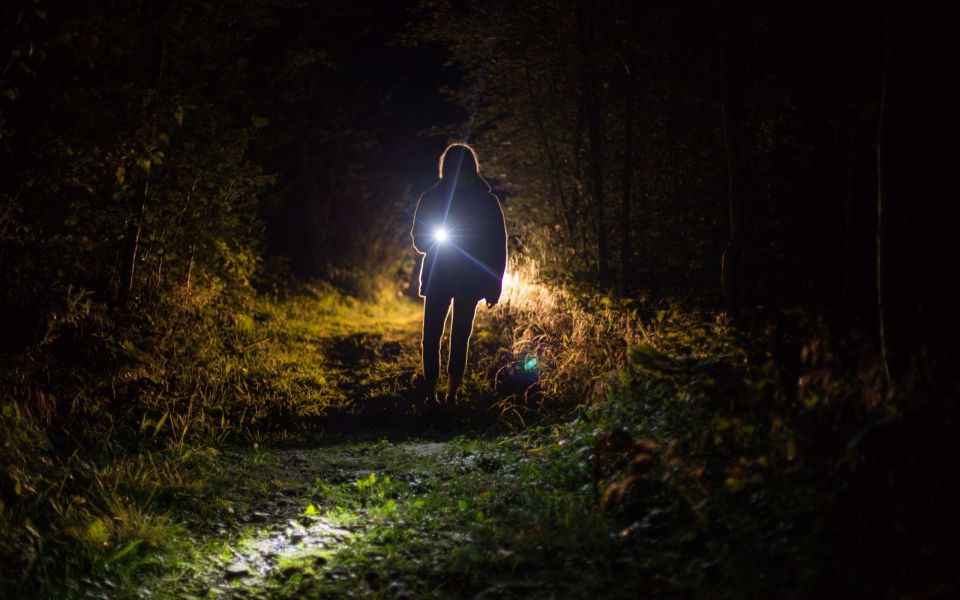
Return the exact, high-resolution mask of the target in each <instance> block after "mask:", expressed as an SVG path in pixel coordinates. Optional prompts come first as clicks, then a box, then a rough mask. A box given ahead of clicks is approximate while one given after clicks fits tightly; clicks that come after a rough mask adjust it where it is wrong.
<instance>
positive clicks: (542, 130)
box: [525, 66, 576, 238]
mask: <svg viewBox="0 0 960 600" xmlns="http://www.w3.org/2000/svg"><path fill="white" fill-rule="evenodd" d="M525 71H526V75H527V94H528V96H529V97H530V108H531V110H532V111H533V116H534V118H535V119H536V121H537V131H538V133H539V134H540V145H541V146H542V147H543V154H544V156H545V157H546V159H547V164H549V165H550V173H551V175H552V176H553V185H554V187H555V188H556V191H557V199H558V200H559V201H560V210H561V212H562V214H563V221H564V223H565V224H566V227H567V234H568V235H569V236H570V237H571V238H573V237H575V235H576V227H575V224H574V217H573V215H572V214H571V212H570V207H569V206H568V205H567V197H566V194H564V192H563V181H562V179H561V177H562V174H561V172H560V168H559V166H558V165H557V159H556V156H555V155H554V152H553V147H552V146H551V144H550V137H549V135H548V134H547V127H546V125H545V124H544V122H543V114H542V113H541V110H540V102H539V101H538V100H537V97H536V95H535V94H534V91H533V78H532V77H531V75H530V67H529V66H526V67H525Z"/></svg>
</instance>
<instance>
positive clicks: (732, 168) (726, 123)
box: [720, 1, 743, 317]
mask: <svg viewBox="0 0 960 600" xmlns="http://www.w3.org/2000/svg"><path fill="white" fill-rule="evenodd" d="M731 10H732V9H731V8H729V7H728V6H726V4H725V3H724V2H722V1H721V5H720V57H721V63H722V68H721V73H722V77H723V82H722V83H723V100H722V104H723V106H722V124H723V146H724V152H725V154H726V158H727V205H728V210H729V219H730V235H729V238H728V239H727V246H726V248H725V249H724V251H723V259H722V262H721V265H722V266H721V282H722V287H723V297H724V303H725V304H726V308H727V312H728V314H729V315H730V316H731V317H735V316H737V313H738V311H739V308H740V307H739V295H740V285H741V282H740V277H741V272H740V271H741V262H742V260H741V259H742V254H743V194H742V190H741V188H740V186H741V169H742V165H741V159H740V145H739V136H738V129H739V118H740V106H739V103H738V98H737V81H736V66H735V59H736V57H735V55H734V52H733V41H732V34H733V31H732V28H733V22H732V21H733V19H732V15H731V12H730V11H731Z"/></svg>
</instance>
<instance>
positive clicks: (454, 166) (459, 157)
mask: <svg viewBox="0 0 960 600" xmlns="http://www.w3.org/2000/svg"><path fill="white" fill-rule="evenodd" d="M468 156H469V157H470V160H471V161H473V173H474V174H476V175H479V174H480V160H479V159H478V158H477V152H476V150H474V149H473V148H472V147H471V146H470V144H468V143H466V142H454V143H452V144H450V145H449V146H447V147H446V149H445V150H444V151H443V154H441V155H440V164H438V165H437V174H438V175H439V176H440V179H443V176H444V174H446V175H448V176H451V177H456V176H457V175H458V174H459V173H460V171H461V170H462V169H463V161H464V159H466V158H467V157H468Z"/></svg>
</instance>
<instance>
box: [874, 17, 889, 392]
mask: <svg viewBox="0 0 960 600" xmlns="http://www.w3.org/2000/svg"><path fill="white" fill-rule="evenodd" d="M889 72H890V6H889V4H887V5H886V6H885V7H884V12H883V81H882V83H881V86H880V115H879V117H878V119H877V236H876V237H877V264H876V270H877V313H878V325H879V330H880V354H881V356H882V357H883V370H884V374H885V375H886V378H887V384H888V385H889V384H890V383H891V377H890V348H889V346H888V340H887V315H886V308H887V307H886V293H885V292H886V290H885V289H884V286H885V285H886V278H885V277H884V270H885V268H886V263H885V262H884V249H885V246H886V223H885V222H884V218H883V217H884V208H885V205H886V203H887V193H888V192H887V179H886V171H885V168H886V166H887V148H886V121H887V85H888V77H889Z"/></svg>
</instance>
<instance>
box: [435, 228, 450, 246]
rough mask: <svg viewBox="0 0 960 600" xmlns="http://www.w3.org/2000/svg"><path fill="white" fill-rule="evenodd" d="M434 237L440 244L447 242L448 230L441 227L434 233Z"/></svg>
mask: <svg viewBox="0 0 960 600" xmlns="http://www.w3.org/2000/svg"><path fill="white" fill-rule="evenodd" d="M433 237H434V238H436V240H437V241H438V242H441V243H442V242H445V241H446V239H447V230H446V229H444V228H443V227H440V228H439V229H437V230H436V231H434V232H433Z"/></svg>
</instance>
